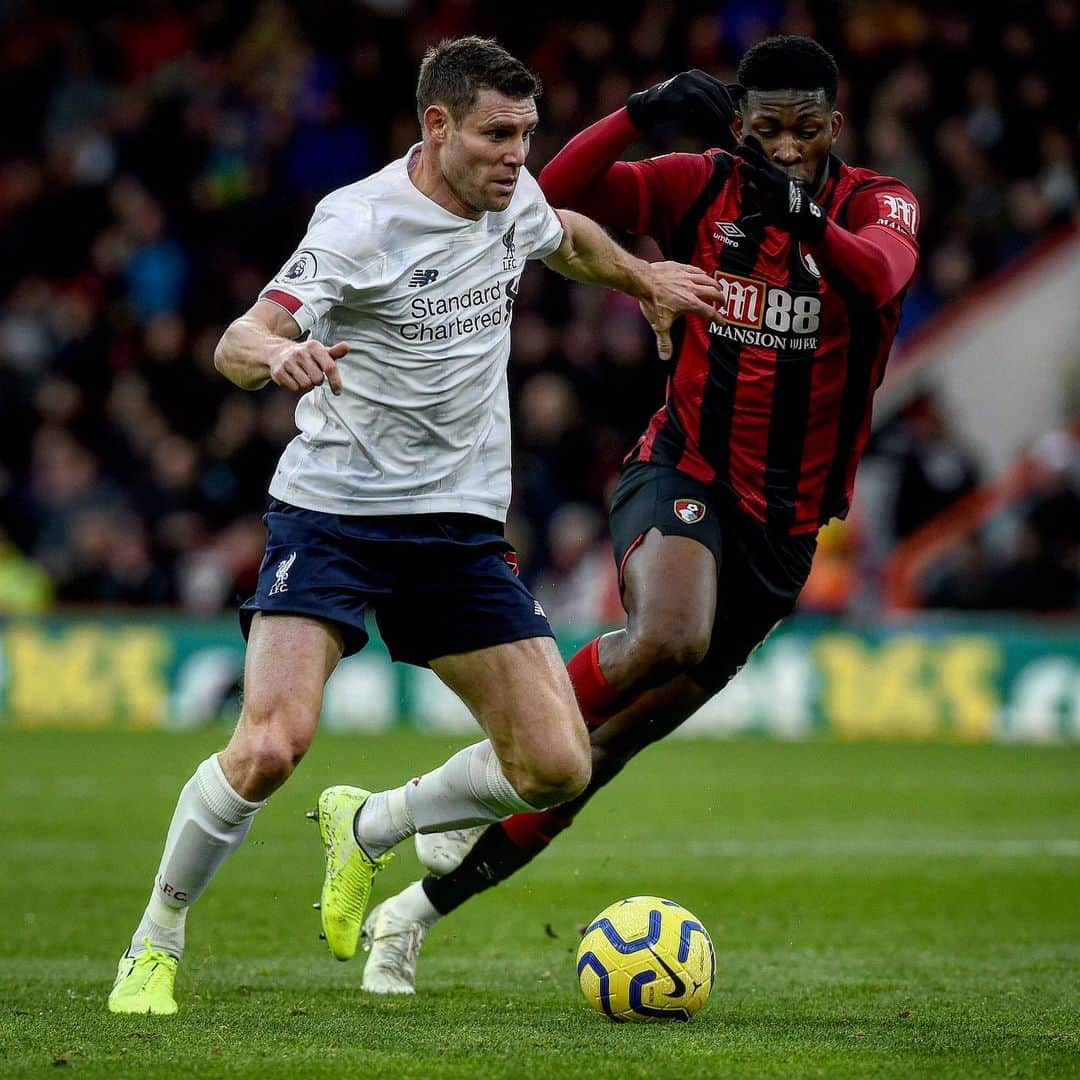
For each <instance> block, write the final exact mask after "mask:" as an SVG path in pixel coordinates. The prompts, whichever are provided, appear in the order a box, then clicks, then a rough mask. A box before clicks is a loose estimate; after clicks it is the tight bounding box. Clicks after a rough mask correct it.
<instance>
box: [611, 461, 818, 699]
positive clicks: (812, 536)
mask: <svg viewBox="0 0 1080 1080" xmlns="http://www.w3.org/2000/svg"><path fill="white" fill-rule="evenodd" d="M610 527H611V541H612V545H613V547H614V549H615V565H616V566H617V567H618V570H619V587H620V588H622V584H623V570H624V569H625V567H626V561H627V559H628V558H629V557H630V555H631V554H632V553H633V551H634V549H635V548H636V547H637V546H638V545H639V544H640V543H641V542H642V541H643V540H644V539H645V535H646V534H647V533H648V532H649V531H650V530H651V529H656V530H658V531H659V532H660V534H661V535H663V536H687V537H689V538H690V539H691V540H696V541H697V542H698V543H699V544H702V545H704V546H705V547H707V548H708V549H709V550H710V551H711V552H712V553H713V557H714V558H715V559H716V617H715V619H714V621H713V629H712V637H711V639H710V642H709V651H708V653H707V654H706V656H705V659H704V660H703V661H702V662H701V663H700V664H699V665H698V666H697V667H696V668H694V670H693V671H691V672H690V673H689V674H690V676H691V677H692V678H693V679H694V681H695V682H697V683H698V684H700V685H701V686H703V687H704V688H705V689H706V690H709V691H712V692H713V693H715V692H716V691H718V690H720V689H722V688H723V687H724V686H725V685H726V684H727V682H728V680H729V679H730V678H731V677H732V676H733V675H734V674H735V673H736V672H737V671H738V670H739V668H741V667H742V666H743V664H745V663H746V660H747V658H748V657H749V656H750V654H751V653H752V652H753V651H754V649H756V648H757V646H758V645H760V644H761V642H762V641H764V640H765V637H766V636H767V635H768V633H769V631H770V630H771V629H772V628H773V627H774V626H775V625H776V624H777V623H778V622H779V621H780V620H781V619H783V618H785V617H786V616H788V615H790V614H791V612H792V611H794V610H795V604H796V602H797V601H798V599H799V593H800V592H801V591H802V587H803V586H804V585H805V584H806V579H807V577H808V576H809V574H810V564H811V562H812V561H813V558H814V551H815V549H816V548H817V534H816V533H809V534H807V535H802V536H789V535H788V534H787V533H780V532H776V531H775V530H772V529H769V528H767V527H766V526H764V525H762V524H761V523H760V522H758V521H756V520H755V519H754V518H752V517H751V516H750V515H749V514H747V513H745V512H744V511H742V510H740V509H739V508H738V507H737V506H736V505H735V504H734V498H733V497H732V496H731V495H730V494H729V493H727V492H726V491H724V490H723V489H722V488H720V487H719V486H718V485H715V484H703V483H702V482H701V481H700V480H696V479H695V478H694V477H692V476H688V475H687V474H686V473H684V472H681V471H680V470H678V469H673V468H671V467H670V466H667V465H657V464H654V463H653V462H646V461H633V462H631V463H630V464H629V465H627V466H625V468H624V469H623V471H622V475H621V476H620V477H619V482H618V484H617V485H616V487H615V491H614V493H613V494H612V497H611V513H610Z"/></svg>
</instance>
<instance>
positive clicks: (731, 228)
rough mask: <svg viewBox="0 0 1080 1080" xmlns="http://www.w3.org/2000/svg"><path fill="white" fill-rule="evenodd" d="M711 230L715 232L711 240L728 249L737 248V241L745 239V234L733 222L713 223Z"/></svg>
mask: <svg viewBox="0 0 1080 1080" xmlns="http://www.w3.org/2000/svg"><path fill="white" fill-rule="evenodd" d="M713 228H714V229H715V230H716V231H715V232H714V233H713V239H714V240H719V241H720V242H721V243H722V244H726V245H727V246H728V247H733V248H737V247H738V246H739V241H740V240H745V239H746V233H744V232H743V231H742V229H740V228H739V226H738V225H736V224H735V222H734V221H714V222H713Z"/></svg>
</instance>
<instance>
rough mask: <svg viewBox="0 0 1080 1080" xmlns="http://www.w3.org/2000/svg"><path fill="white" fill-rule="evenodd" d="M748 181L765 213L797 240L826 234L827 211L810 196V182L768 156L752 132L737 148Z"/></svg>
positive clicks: (810, 240) (769, 219) (737, 154)
mask: <svg viewBox="0 0 1080 1080" xmlns="http://www.w3.org/2000/svg"><path fill="white" fill-rule="evenodd" d="M735 154H736V156H737V157H738V158H740V159H741V160H742V166H741V169H742V175H743V179H744V181H745V182H746V183H747V184H749V185H750V186H751V188H752V189H753V192H755V193H756V196H757V200H758V205H759V206H760V208H761V211H762V216H763V217H764V218H765V219H766V220H767V221H768V222H769V223H770V224H772V225H779V226H780V228H782V229H786V230H787V231H788V232H789V233H791V235H792V236H794V237H795V238H796V239H797V240H804V241H806V242H807V243H814V242H815V241H817V240H820V239H821V238H822V237H823V236H824V235H825V226H826V224H827V221H828V219H827V218H826V217H825V211H824V210H822V209H821V207H820V206H819V205H818V204H817V203H816V202H814V200H813V199H811V198H810V194H809V192H807V190H806V185H805V184H803V183H802V182H801V181H799V180H793V179H792V178H791V177H790V176H788V174H787V173H786V172H784V170H783V169H781V168H780V167H779V166H778V165H774V164H773V163H772V162H771V161H770V160H769V158H768V157H767V156H766V154H765V151H764V149H763V148H762V146H761V143H760V142H758V140H757V139H756V138H754V136H753V135H748V136H747V137H746V139H745V140H743V142H741V143H739V145H738V146H737V147H736V148H735Z"/></svg>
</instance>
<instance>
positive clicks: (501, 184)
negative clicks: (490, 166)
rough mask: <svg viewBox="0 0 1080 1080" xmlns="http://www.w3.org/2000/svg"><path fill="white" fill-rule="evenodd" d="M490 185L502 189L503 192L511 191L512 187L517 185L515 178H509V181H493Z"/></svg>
mask: <svg viewBox="0 0 1080 1080" xmlns="http://www.w3.org/2000/svg"><path fill="white" fill-rule="evenodd" d="M492 183H493V184H494V185H495V186H496V187H497V188H502V189H503V191H507V192H509V191H513V190H514V185H515V184H516V183H517V177H516V176H515V177H511V178H510V179H509V180H493V181H492Z"/></svg>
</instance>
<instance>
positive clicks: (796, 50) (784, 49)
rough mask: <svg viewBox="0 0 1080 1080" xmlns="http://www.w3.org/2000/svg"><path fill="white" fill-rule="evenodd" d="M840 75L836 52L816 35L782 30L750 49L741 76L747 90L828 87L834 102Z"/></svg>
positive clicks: (827, 93) (822, 88)
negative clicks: (783, 32) (818, 39)
mask: <svg viewBox="0 0 1080 1080" xmlns="http://www.w3.org/2000/svg"><path fill="white" fill-rule="evenodd" d="M839 75H840V73H839V71H838V70H837V67H836V61H835V60H834V59H833V56H832V53H830V52H829V51H828V50H827V49H826V48H824V47H823V46H822V45H820V44H818V42H816V41H815V40H814V39H813V38H808V37H803V36H802V35H801V34H779V35H778V36H776V37H771V38H766V39H765V40H764V41H759V42H758V43H757V44H756V45H753V46H751V47H750V48H749V49H747V50H746V52H745V53H744V54H743V58H742V60H740V61H739V71H738V76H737V77H738V80H739V84H740V85H741V86H745V87H746V89H747V90H824V91H825V97H826V98H827V99H828V102H829V104H830V105H833V104H835V103H836V84H837V81H838V79H839Z"/></svg>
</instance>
